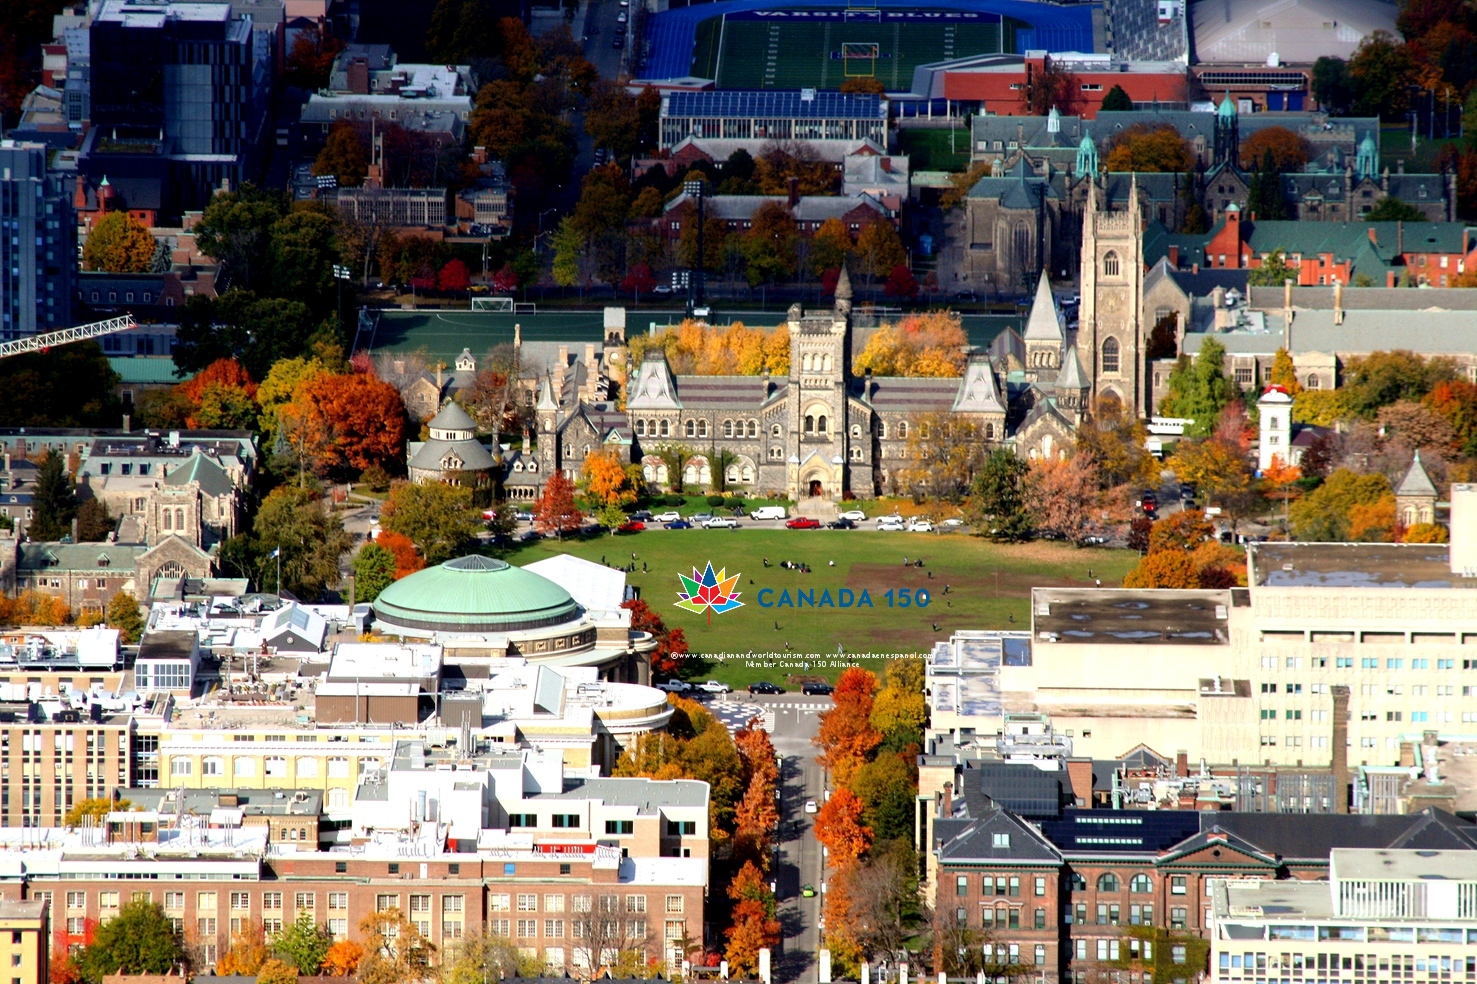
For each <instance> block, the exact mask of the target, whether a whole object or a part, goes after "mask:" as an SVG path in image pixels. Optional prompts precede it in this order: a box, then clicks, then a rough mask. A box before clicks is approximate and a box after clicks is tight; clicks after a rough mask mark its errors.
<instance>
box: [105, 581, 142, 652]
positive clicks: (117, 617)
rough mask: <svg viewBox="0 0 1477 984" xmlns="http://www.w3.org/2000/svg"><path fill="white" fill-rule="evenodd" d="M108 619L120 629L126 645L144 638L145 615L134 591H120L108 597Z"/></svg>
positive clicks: (113, 625)
mask: <svg viewBox="0 0 1477 984" xmlns="http://www.w3.org/2000/svg"><path fill="white" fill-rule="evenodd" d="M107 619H108V625H110V626H111V627H113V628H115V629H117V630H118V634H119V636H120V637H121V638H122V640H123V643H124V645H128V646H131V645H133V644H134V643H136V642H138V641H139V639H141V638H143V634H144V616H143V615H142V614H141V613H140V612H139V610H138V599H137V598H135V597H134V596H133V592H132V591H119V592H118V593H117V594H115V595H113V597H111V598H109V599H108V608H107Z"/></svg>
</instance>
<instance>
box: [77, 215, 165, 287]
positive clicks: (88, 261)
mask: <svg viewBox="0 0 1477 984" xmlns="http://www.w3.org/2000/svg"><path fill="white" fill-rule="evenodd" d="M157 249H158V244H157V243H155V242H154V237H153V235H151V234H150V233H149V227H148V226H146V225H144V224H143V223H142V222H140V221H139V220H138V219H135V218H134V217H133V216H131V215H129V214H128V213H127V212H109V213H108V214H107V215H105V216H103V218H102V219H101V221H99V222H98V224H97V225H95V226H93V227H92V231H91V232H89V233H88V234H87V243H86V244H85V245H84V246H83V247H82V263H83V265H84V266H86V267H87V269H89V270H102V271H105V272H107V273H148V272H149V269H150V268H151V267H152V266H153V265H154V253H155V251H156V250H157Z"/></svg>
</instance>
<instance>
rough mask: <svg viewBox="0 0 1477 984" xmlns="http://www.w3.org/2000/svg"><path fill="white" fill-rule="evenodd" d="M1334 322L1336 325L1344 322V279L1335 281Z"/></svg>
mask: <svg viewBox="0 0 1477 984" xmlns="http://www.w3.org/2000/svg"><path fill="white" fill-rule="evenodd" d="M1333 323H1334V324H1336V325H1341V324H1343V323H1344V282H1343V281H1342V280H1335V281H1334V282H1333Z"/></svg>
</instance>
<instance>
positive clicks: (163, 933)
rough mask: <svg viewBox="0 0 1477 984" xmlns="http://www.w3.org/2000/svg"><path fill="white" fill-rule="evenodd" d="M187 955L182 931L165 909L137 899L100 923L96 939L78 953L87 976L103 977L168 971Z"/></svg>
mask: <svg viewBox="0 0 1477 984" xmlns="http://www.w3.org/2000/svg"><path fill="white" fill-rule="evenodd" d="M184 959H185V948H184V944H183V941H182V940H181V939H180V934H179V931H178V930H176V929H175V928H174V924H173V923H171V922H170V921H169V919H168V917H166V916H165V915H164V910H163V909H161V908H160V907H159V906H158V905H156V904H155V903H153V902H149V901H147V900H137V901H133V902H129V903H128V904H127V905H125V906H124V907H123V908H122V909H120V910H119V912H118V915H116V916H114V917H113V918H112V919H109V920H107V921H105V922H103V923H101V924H99V925H98V927H97V934H96V935H95V936H94V937H93V940H92V943H90V944H88V945H87V946H85V947H83V949H82V951H81V952H80V953H78V954H77V968H78V969H79V970H80V971H81V972H82V977H83V979H85V980H89V981H100V980H102V979H103V977H105V976H106V975H108V974H119V973H122V974H168V973H170V972H172V971H175V970H176V969H178V967H179V965H180V964H181V963H183V962H184Z"/></svg>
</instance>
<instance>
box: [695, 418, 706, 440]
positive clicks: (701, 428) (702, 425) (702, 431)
mask: <svg viewBox="0 0 1477 984" xmlns="http://www.w3.org/2000/svg"><path fill="white" fill-rule="evenodd" d="M697 436H698V437H707V436H708V422H707V421H706V420H699V421H698V422H697Z"/></svg>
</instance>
